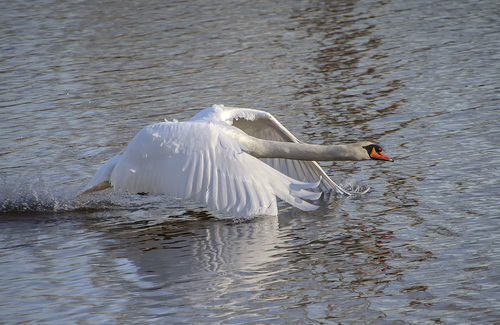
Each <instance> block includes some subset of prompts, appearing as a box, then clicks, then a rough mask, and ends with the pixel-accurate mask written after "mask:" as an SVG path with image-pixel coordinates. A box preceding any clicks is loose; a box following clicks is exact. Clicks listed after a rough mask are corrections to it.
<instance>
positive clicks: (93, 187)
mask: <svg viewBox="0 0 500 325" xmlns="http://www.w3.org/2000/svg"><path fill="white" fill-rule="evenodd" d="M120 156H121V154H118V155H116V156H114V157H113V158H111V159H110V160H109V161H108V162H107V163H105V164H104V165H102V166H101V168H99V170H98V171H97V173H96V174H95V175H94V177H93V178H92V180H91V181H90V183H88V184H87V186H85V187H84V189H83V190H82V191H81V192H80V193H78V195H82V194H86V193H91V192H96V191H102V190H105V189H107V188H109V187H111V182H110V179H111V173H112V172H113V169H114V168H115V165H116V163H117V162H118V160H119V159H120Z"/></svg>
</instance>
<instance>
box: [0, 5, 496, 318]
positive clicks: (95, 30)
mask: <svg viewBox="0 0 500 325" xmlns="http://www.w3.org/2000/svg"><path fill="white" fill-rule="evenodd" d="M1 7H2V9H1V10H0V21H1V24H0V40H1V41H0V76H1V78H0V247H1V250H0V323H2V324H183V323H184V324H203V323H205V324H363V323H365V324H434V323H435V324H471V323H473V324H492V323H495V322H499V321H500V185H499V179H500V172H499V166H500V149H499V145H498V143H499V140H500V125H499V124H500V123H499V120H500V110H499V107H498V106H499V104H500V83H499V80H500V79H499V76H500V3H499V2H498V1H496V0H479V1H477V0H464V1H445V0H437V1H436V0H432V1H431V0H415V1H404V0H386V1H374V0H359V1H355V0H350V1H349V0H345V1H344V0H342V1H313V0H304V1H290V0H278V1H264V0H262V1H261V0H258V1H238V0H230V1H213V0H203V1H189V2H188V1H159V2H149V1H148V2H146V1H130V0H125V1H114V0H109V1H58V0H47V1H25V0H19V1H8V2H5V1H4V2H2V5H1ZM216 103H217V104H225V105H227V106H236V107H250V108H258V109H265V110H267V111H269V112H270V113H272V114H273V115H274V116H275V117H276V118H277V119H278V120H279V121H281V122H282V124H284V125H285V126H286V127H287V128H289V130H290V131H291V132H292V133H294V134H295V135H296V136H297V137H298V138H299V139H301V140H302V141H304V142H308V143H317V144H329V143H343V142H352V141H358V140H367V139H369V140H373V141H376V142H378V143H380V144H381V145H382V146H383V147H384V148H385V151H384V152H385V153H386V154H387V155H389V156H391V157H395V159H396V160H395V162H393V163H383V162H376V161H365V162H339V163H322V166H323V167H324V168H325V170H326V171H327V173H328V174H329V175H331V177H332V179H333V180H334V181H336V182H338V183H340V184H344V185H345V186H351V187H356V186H369V187H371V189H372V191H371V192H369V193H368V194H365V195H361V196H357V197H354V198H337V199H334V200H331V201H329V202H327V203H325V204H324V206H322V207H321V208H320V209H319V210H317V211H314V212H302V211H299V210H297V209H294V208H290V207H289V206H287V205H286V204H284V203H280V213H279V216H278V217H269V216H267V217H259V218H255V219H252V220H240V221H233V220H230V219H227V218H226V219H224V218H220V217H218V216H217V215H216V214H214V213H211V211H208V210H206V209H204V207H203V206H200V205H197V204H195V203H192V202H184V201H182V200H179V199H177V198H173V197H168V196H163V195H146V196H139V195H129V194H124V193H117V192H114V191H111V190H107V191H103V192H100V193H95V194H92V195H87V196H83V197H79V198H75V194H76V193H77V192H78V191H79V190H80V189H81V188H83V187H84V186H85V184H86V183H87V182H88V181H89V180H90V179H91V177H92V175H93V174H94V173H95V172H96V171H97V169H98V167H99V166H101V165H102V164H103V163H104V162H105V161H107V159H109V158H110V157H112V156H113V155H114V154H116V153H118V152H119V151H120V150H122V149H123V148H124V146H125V145H126V144H127V143H128V142H129V141H130V140H131V139H132V137H133V136H134V135H135V134H136V133H137V132H138V131H139V130H140V129H141V128H142V127H144V126H145V125H148V124H152V123H155V122H158V121H162V120H163V119H165V118H167V119H169V120H172V119H178V120H186V119H189V118H190V117H191V116H193V115H194V114H195V113H197V112H199V111H200V110H201V109H203V108H206V107H209V106H211V105H212V104H216Z"/></svg>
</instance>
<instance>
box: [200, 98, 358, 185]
mask: <svg viewBox="0 0 500 325" xmlns="http://www.w3.org/2000/svg"><path fill="white" fill-rule="evenodd" d="M191 121H211V122H217V123H220V122H224V123H227V124H229V125H232V126H235V127H237V128H239V129H241V130H242V131H244V132H245V133H247V134H248V135H251V136H253V137H256V138H260V139H264V140H272V141H282V142H294V143H300V141H299V140H298V139H297V138H296V137H295V136H294V135H293V134H292V133H291V132H290V131H288V130H287V129H286V128H285V127H284V126H283V125H282V124H281V123H280V122H279V121H278V120H277V119H276V118H274V116H272V115H271V114H270V113H268V112H264V111H260V110H255V109H249V108H236V107H225V106H223V105H214V106H212V107H211V108H209V109H205V110H203V111H202V112H200V113H198V114H197V115H195V116H194V117H193V118H192V119H191ZM262 161H263V162H265V163H266V164H268V165H269V166H271V167H273V168H274V169H276V170H279V171H280V172H282V173H283V174H285V175H287V176H289V177H291V178H293V179H297V180H300V181H302V182H318V181H320V185H319V187H318V189H319V190H321V191H322V192H328V191H332V190H333V191H335V192H336V193H339V194H349V193H348V192H347V191H346V190H344V189H343V188H341V187H340V186H338V185H337V184H335V182H333V181H332V180H331V179H330V177H328V175H327V174H326V173H325V171H324V170H323V169H322V168H321V167H320V166H319V164H318V163H317V162H315V161H303V160H292V159H282V158H265V159H262Z"/></svg>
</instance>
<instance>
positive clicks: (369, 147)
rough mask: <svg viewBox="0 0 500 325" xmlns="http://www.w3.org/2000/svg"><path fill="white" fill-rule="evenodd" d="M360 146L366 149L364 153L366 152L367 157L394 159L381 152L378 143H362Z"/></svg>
mask: <svg viewBox="0 0 500 325" xmlns="http://www.w3.org/2000/svg"><path fill="white" fill-rule="evenodd" d="M362 148H363V149H364V150H366V153H367V154H368V157H369V159H375V160H385V161H394V159H392V158H391V157H389V156H386V155H384V154H383V153H382V150H383V149H382V147H381V146H379V145H378V144H374V143H367V144H363V145H362Z"/></svg>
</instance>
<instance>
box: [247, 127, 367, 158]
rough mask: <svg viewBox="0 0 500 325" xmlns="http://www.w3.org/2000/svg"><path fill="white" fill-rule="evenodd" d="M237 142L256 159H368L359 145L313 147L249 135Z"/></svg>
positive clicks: (311, 145)
mask: <svg viewBox="0 0 500 325" xmlns="http://www.w3.org/2000/svg"><path fill="white" fill-rule="evenodd" d="M237 140H238V142H240V143H241V144H242V145H244V146H245V147H246V148H247V149H248V151H247V152H248V153H249V154H251V155H252V156H254V157H257V158H285V159H295V160H315V161H343V160H366V159H370V157H369V156H368V154H367V153H366V151H365V150H364V149H363V150H360V145H359V144H346V145H315V144H303V143H293V142H280V141H269V140H262V139H258V138H255V137H252V136H249V135H246V134H245V135H241V134H240V135H239V136H238V137H237Z"/></svg>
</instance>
